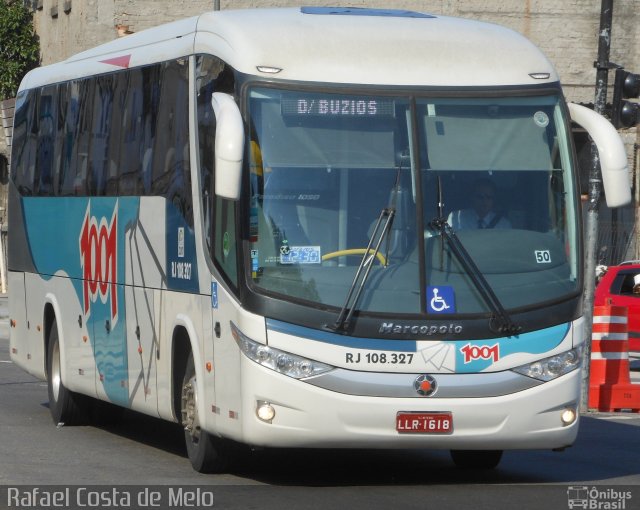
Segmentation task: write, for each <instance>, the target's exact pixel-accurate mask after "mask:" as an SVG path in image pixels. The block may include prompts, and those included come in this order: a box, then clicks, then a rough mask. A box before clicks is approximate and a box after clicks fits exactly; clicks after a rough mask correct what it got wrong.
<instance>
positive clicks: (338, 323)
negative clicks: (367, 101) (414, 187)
mask: <svg viewBox="0 0 640 510" xmlns="http://www.w3.org/2000/svg"><path fill="white" fill-rule="evenodd" d="M401 171H402V159H401V162H400V165H398V168H397V172H396V180H395V183H394V185H393V188H392V190H391V198H390V201H389V206H388V207H384V208H383V209H382V210H381V211H380V215H379V216H378V220H377V221H376V225H375V227H374V229H373V232H372V233H371V236H369V242H368V244H367V248H366V250H365V252H364V255H363V256H362V259H361V260H360V265H359V266H358V270H357V271H356V274H355V276H354V277H353V281H352V282H351V285H350V286H349V291H348V292H347V298H346V299H345V302H344V305H343V306H342V308H341V310H340V313H339V314H338V317H337V319H336V320H335V322H334V323H333V324H325V325H324V326H323V327H324V329H326V330H329V331H333V332H337V331H347V330H348V329H349V325H350V324H351V318H352V317H353V312H354V311H355V309H356V305H357V304H358V301H359V300H360V296H361V295H362V291H363V290H364V285H365V283H366V282H367V280H368V278H369V274H370V273H371V267H372V266H373V264H374V262H375V260H376V257H377V256H378V253H379V252H380V246H381V245H382V241H383V240H384V238H385V236H386V237H387V246H386V254H385V255H386V256H385V257H384V261H385V262H384V265H385V267H386V266H387V264H388V263H389V244H390V235H388V234H389V232H390V230H391V225H392V224H393V218H394V217H395V215H396V202H397V201H398V193H399V191H400V173H401Z"/></svg>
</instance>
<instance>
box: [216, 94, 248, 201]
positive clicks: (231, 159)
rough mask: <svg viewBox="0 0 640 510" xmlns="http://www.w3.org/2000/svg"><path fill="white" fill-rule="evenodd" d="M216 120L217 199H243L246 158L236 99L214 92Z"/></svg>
mask: <svg viewBox="0 0 640 510" xmlns="http://www.w3.org/2000/svg"><path fill="white" fill-rule="evenodd" d="M211 105H212V106H213V113H214V114H215V116H216V140H215V151H216V154H215V164H216V169H215V188H216V195H218V196H220V197H222V198H228V199H230V200H238V199H239V198H240V183H241V181H242V156H243V154H244V123H243V122H242V115H240V110H239V109H238V105H237V104H236V102H235V101H234V100H233V97H232V96H230V95H229V94H225V93H223V92H214V94H213V96H212V97H211Z"/></svg>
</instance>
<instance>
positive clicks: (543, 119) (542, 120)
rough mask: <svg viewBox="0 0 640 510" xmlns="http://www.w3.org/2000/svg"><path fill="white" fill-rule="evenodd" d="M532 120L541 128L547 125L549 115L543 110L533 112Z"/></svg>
mask: <svg viewBox="0 0 640 510" xmlns="http://www.w3.org/2000/svg"><path fill="white" fill-rule="evenodd" d="M533 122H535V123H536V126H539V127H541V128H544V127H547V126H548V125H549V116H548V115H547V114H546V113H544V112H536V113H534V114H533Z"/></svg>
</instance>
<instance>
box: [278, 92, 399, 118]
mask: <svg viewBox="0 0 640 510" xmlns="http://www.w3.org/2000/svg"><path fill="white" fill-rule="evenodd" d="M281 109H282V115H283V116H313V117H362V118H371V117H393V116H394V112H395V106H394V102H393V100H390V99H372V98H364V97H363V98H358V97H354V96H350V97H343V98H340V97H336V96H328V97H321V96H314V97H308V96H307V97H299V98H292V97H287V98H283V99H282V103H281Z"/></svg>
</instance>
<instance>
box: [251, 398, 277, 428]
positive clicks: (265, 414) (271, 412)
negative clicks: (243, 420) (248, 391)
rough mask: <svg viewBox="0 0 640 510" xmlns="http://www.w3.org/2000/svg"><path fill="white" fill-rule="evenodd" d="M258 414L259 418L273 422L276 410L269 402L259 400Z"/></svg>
mask: <svg viewBox="0 0 640 510" xmlns="http://www.w3.org/2000/svg"><path fill="white" fill-rule="evenodd" d="M256 415H257V416H258V418H259V419H260V420H262V421H264V422H266V423H271V421H272V420H273V418H274V417H275V415H276V410H275V409H274V408H273V406H272V405H271V404H269V402H260V401H258V408H257V409H256Z"/></svg>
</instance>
